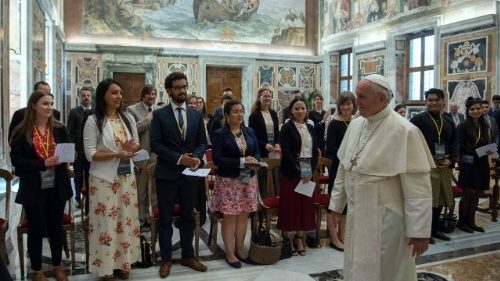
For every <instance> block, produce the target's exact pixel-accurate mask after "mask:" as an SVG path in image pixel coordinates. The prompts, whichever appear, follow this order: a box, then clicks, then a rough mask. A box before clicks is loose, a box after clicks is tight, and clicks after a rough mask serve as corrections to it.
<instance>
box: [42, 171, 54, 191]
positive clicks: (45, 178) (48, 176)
mask: <svg viewBox="0 0 500 281" xmlns="http://www.w3.org/2000/svg"><path fill="white" fill-rule="evenodd" d="M40 175H41V177H42V185H41V188H42V190H44V189H51V188H54V187H55V179H56V172H55V170H54V168H51V169H47V170H45V171H42V172H40Z"/></svg>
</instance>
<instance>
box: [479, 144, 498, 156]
mask: <svg viewBox="0 0 500 281" xmlns="http://www.w3.org/2000/svg"><path fill="white" fill-rule="evenodd" d="M488 152H492V153H493V155H492V157H493V158H498V153H497V152H498V148H497V145H496V144H494V143H490V144H487V145H484V146H481V147H478V148H476V153H477V156H478V157H483V156H485V155H486V154H488Z"/></svg>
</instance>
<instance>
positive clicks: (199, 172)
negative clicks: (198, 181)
mask: <svg viewBox="0 0 500 281" xmlns="http://www.w3.org/2000/svg"><path fill="white" fill-rule="evenodd" d="M209 173H210V169H198V170H196V171H191V169H189V168H186V169H184V171H182V174H183V175H186V176H193V177H201V178H204V177H206V176H208V174H209Z"/></svg>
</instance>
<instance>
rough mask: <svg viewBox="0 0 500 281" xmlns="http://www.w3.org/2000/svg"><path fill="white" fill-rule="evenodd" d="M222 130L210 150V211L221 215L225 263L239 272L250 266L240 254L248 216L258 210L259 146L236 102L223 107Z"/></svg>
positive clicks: (218, 131) (216, 132) (229, 102)
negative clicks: (212, 176) (212, 170)
mask: <svg viewBox="0 0 500 281" xmlns="http://www.w3.org/2000/svg"><path fill="white" fill-rule="evenodd" d="M223 114H224V120H225V122H224V126H223V127H222V128H220V129H218V130H217V131H215V133H214V141H213V147H212V150H213V151H212V153H213V159H214V164H215V165H216V166H217V176H216V177H215V185H214V192H213V196H212V202H211V206H210V208H211V210H212V211H214V212H221V213H222V214H224V218H223V220H222V240H224V247H225V248H226V262H227V263H228V264H229V265H230V266H232V267H234V268H241V262H245V263H250V260H249V259H248V256H247V255H246V254H245V253H244V251H243V244H244V241H245V234H246V229H247V223H248V214H249V213H251V212H255V211H256V210H257V178H256V176H255V170H256V169H257V168H258V167H259V166H258V165H257V162H258V161H259V160H260V153H259V144H258V142H257V138H256V137H255V133H254V132H253V130H252V129H251V128H248V127H246V126H245V125H244V124H243V116H244V114H245V111H244V109H243V105H242V104H241V102H239V101H228V102H226V103H225V104H224V108H223Z"/></svg>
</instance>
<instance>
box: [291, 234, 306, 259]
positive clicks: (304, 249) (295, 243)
mask: <svg viewBox="0 0 500 281" xmlns="http://www.w3.org/2000/svg"><path fill="white" fill-rule="evenodd" d="M297 241H301V242H302V249H300V250H299V249H298V248H299V247H298V246H299V243H298V242H297ZM293 247H294V248H295V251H296V252H297V254H299V255H300V256H305V255H306V241H305V240H304V236H298V235H295V236H294V237H293Z"/></svg>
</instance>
